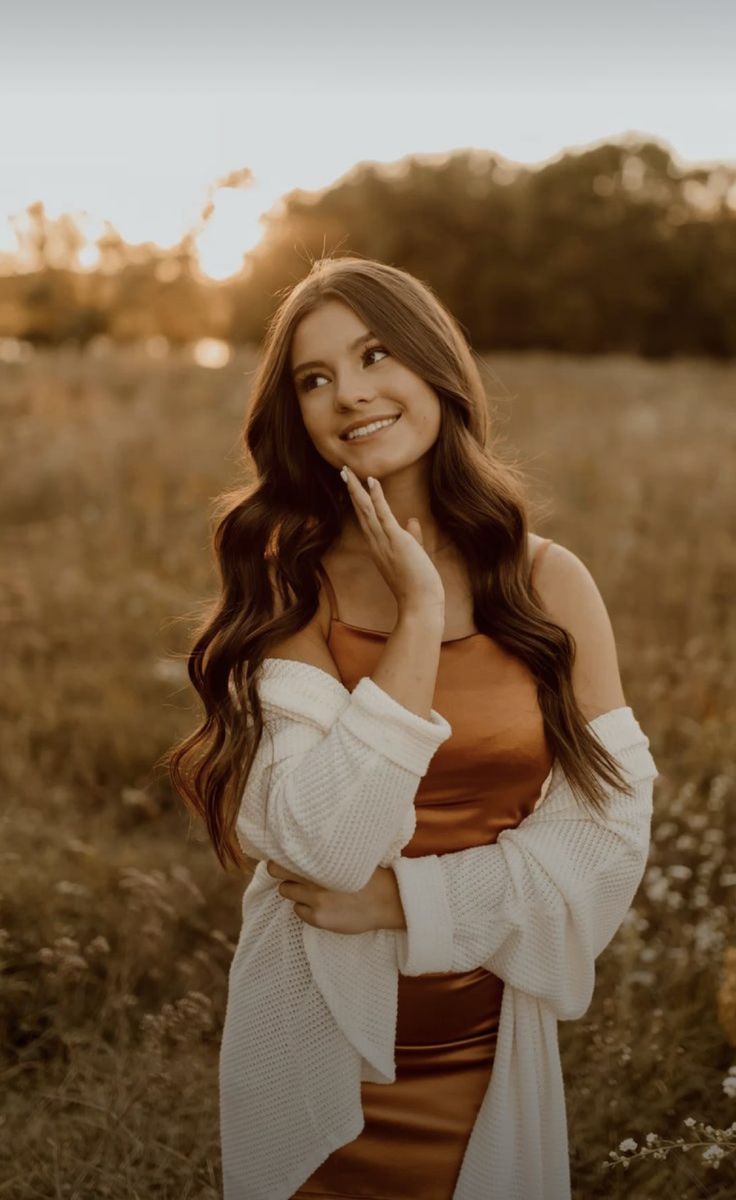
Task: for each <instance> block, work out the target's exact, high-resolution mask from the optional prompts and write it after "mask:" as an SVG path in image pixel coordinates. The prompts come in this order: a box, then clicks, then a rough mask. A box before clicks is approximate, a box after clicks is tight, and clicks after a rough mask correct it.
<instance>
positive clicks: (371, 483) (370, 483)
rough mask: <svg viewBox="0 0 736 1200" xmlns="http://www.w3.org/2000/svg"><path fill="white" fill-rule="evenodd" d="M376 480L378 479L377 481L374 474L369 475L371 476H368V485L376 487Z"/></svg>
mask: <svg viewBox="0 0 736 1200" xmlns="http://www.w3.org/2000/svg"><path fill="white" fill-rule="evenodd" d="M375 482H376V481H375V479H374V478H373V476H372V475H369V476H368V487H369V488H372V487H374V485H375Z"/></svg>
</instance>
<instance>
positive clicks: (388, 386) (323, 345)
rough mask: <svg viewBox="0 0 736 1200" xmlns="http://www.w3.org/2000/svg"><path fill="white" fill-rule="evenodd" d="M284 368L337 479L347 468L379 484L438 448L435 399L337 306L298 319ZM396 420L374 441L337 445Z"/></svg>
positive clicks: (327, 304)
mask: <svg viewBox="0 0 736 1200" xmlns="http://www.w3.org/2000/svg"><path fill="white" fill-rule="evenodd" d="M290 366H291V371H292V378H293V380H294V387H295V390H296V395H297V398H298V401H299V408H300V410H301V414H302V418H303V420H304V425H305V428H306V430H307V433H308V434H309V436H310V437H311V439H312V441H313V443H314V445H315V448H316V450H317V451H318V453H319V454H320V455H321V457H322V458H323V459H325V461H326V462H328V463H330V465H331V466H333V467H335V469H336V470H337V471H339V470H340V468H341V467H342V466H343V464H344V463H347V465H348V466H349V467H350V468H351V470H352V471H354V473H355V474H356V475H357V476H359V478H361V479H365V478H366V476H367V475H374V476H376V477H377V478H378V479H380V480H381V483H382V484H383V481H384V479H385V478H386V477H387V476H391V475H395V474H396V473H397V472H401V471H402V470H404V469H405V468H407V467H412V466H415V465H416V463H417V462H418V461H419V460H421V459H423V458H424V456H425V455H426V454H427V453H428V451H429V450H430V449H431V447H432V446H433V445H434V443H435V441H436V440H437V436H438V434H439V429H440V419H441V407H440V401H439V399H438V397H437V394H436V392H435V391H434V390H433V388H431V387H430V386H429V384H428V383H425V381H424V380H423V379H421V378H420V377H419V376H418V375H416V374H415V373H414V372H413V371H411V370H410V369H409V368H408V367H406V366H404V365H403V364H402V363H400V362H398V361H397V360H396V359H395V358H393V357H392V356H391V354H389V352H388V350H387V349H386V348H385V347H384V346H383V345H382V344H381V342H380V339H379V338H377V337H374V336H373V334H372V333H371V331H370V330H369V329H368V328H367V327H366V326H365V325H364V324H363V322H362V320H361V319H360V317H358V316H357V315H356V313H354V312H353V310H352V309H351V308H350V307H349V306H348V305H346V304H343V303H342V301H340V300H328V301H325V302H324V303H323V304H321V305H320V306H319V308H317V309H314V310H313V311H312V312H310V313H308V314H307V316H305V317H302V319H301V321H300V322H299V324H298V325H297V327H296V330H295V332H294V336H293V338H292V345H291V355H290ZM397 415H398V418H399V419H398V420H397V421H395V422H394V424H393V425H391V426H388V427H386V428H384V429H382V430H381V431H380V432H379V433H376V434H373V435H368V436H367V437H365V438H362V439H361V438H355V439H353V440H350V441H346V440H344V438H343V437H341V434H344V433H345V431H346V429H347V427H348V426H351V425H354V424H355V423H356V422H359V423H360V424H365V423H367V422H372V421H375V420H377V419H380V418H383V417H394V416H397Z"/></svg>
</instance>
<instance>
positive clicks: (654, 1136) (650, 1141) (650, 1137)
mask: <svg viewBox="0 0 736 1200" xmlns="http://www.w3.org/2000/svg"><path fill="white" fill-rule="evenodd" d="M658 1141H659V1134H658V1133H648V1134H647V1145H648V1146H653V1145H654V1143H655V1142H658Z"/></svg>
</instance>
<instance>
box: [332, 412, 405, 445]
mask: <svg viewBox="0 0 736 1200" xmlns="http://www.w3.org/2000/svg"><path fill="white" fill-rule="evenodd" d="M398 419H399V418H398V416H396V417H392V418H391V420H390V421H374V423H373V424H372V425H363V426H362V427H361V428H360V429H356V430H354V431H353V432H352V433H349V434H348V435H347V437H346V439H345V440H346V441H348V442H352V441H354V440H355V438H359V437H367V436H368V434H369V433H375V431H376V430H377V429H384V428H385V427H386V426H388V425H394V424H395V423H396V422H397V421H398Z"/></svg>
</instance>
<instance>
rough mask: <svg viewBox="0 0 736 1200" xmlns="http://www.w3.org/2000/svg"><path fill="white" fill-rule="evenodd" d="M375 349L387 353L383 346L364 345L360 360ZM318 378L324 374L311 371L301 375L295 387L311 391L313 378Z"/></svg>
mask: <svg viewBox="0 0 736 1200" xmlns="http://www.w3.org/2000/svg"><path fill="white" fill-rule="evenodd" d="M376 351H378V353H379V354H388V353H389V352H388V350H386V349H385V347H384V346H379V345H376V346H366V348H365V350H364V351H363V353H362V355H361V359H362V361H363V362H365V360H366V356H367V355H369V354H375V353H376ZM368 365H369V366H373V364H372V363H369V364H368ZM320 378H323V379H324V376H323V375H322V372H321V371H311V372H310V373H309V374H308V375H304V376H302V378H301V379H300V380H299V382H298V384H297V387H298V388H299V389H300V390H301V391H302V392H311V391H312V390H313V387H314V384H313V382H312V381H313V380H315V379H320Z"/></svg>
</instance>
